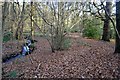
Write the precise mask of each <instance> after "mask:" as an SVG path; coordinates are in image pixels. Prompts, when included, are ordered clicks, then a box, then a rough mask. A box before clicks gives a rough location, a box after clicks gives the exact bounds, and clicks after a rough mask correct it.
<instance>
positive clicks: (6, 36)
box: [3, 32, 12, 42]
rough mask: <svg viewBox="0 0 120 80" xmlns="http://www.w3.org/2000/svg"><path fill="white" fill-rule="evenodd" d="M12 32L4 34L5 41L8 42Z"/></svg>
mask: <svg viewBox="0 0 120 80" xmlns="http://www.w3.org/2000/svg"><path fill="white" fill-rule="evenodd" d="M11 35H12V33H11V32H8V33H7V34H6V35H4V36H3V42H7V41H9V40H10V39H11Z"/></svg>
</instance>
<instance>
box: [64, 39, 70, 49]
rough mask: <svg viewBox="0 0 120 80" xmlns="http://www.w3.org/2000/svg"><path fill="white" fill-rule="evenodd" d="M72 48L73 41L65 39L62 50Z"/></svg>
mask: <svg viewBox="0 0 120 80" xmlns="http://www.w3.org/2000/svg"><path fill="white" fill-rule="evenodd" d="M69 47H71V40H70V39H69V38H64V40H63V43H62V49H63V50H65V49H68V48H69Z"/></svg>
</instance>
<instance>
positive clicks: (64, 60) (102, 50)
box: [3, 35, 120, 78]
mask: <svg viewBox="0 0 120 80" xmlns="http://www.w3.org/2000/svg"><path fill="white" fill-rule="evenodd" d="M71 37H72V43H73V44H72V46H71V47H70V48H69V49H68V50H65V51H56V52H55V53H52V52H51V49H50V46H49V44H48V42H47V40H45V39H43V38H36V39H37V40H38V42H37V44H36V47H37V49H36V50H35V51H34V52H33V53H32V54H30V55H28V56H25V57H23V58H20V59H16V60H14V61H12V62H10V63H5V64H3V68H4V72H7V73H8V72H11V71H16V72H17V75H20V74H23V75H21V77H28V78H29V77H32V78H33V77H35V78H37V77H39V78H55V77H57V78H63V77H64V78H70V77H75V78H76V77H77V78H99V77H100V78H104V77H107V78H116V77H119V78H120V74H119V71H118V64H119V62H120V60H119V58H118V55H114V54H113V52H114V44H113V43H108V42H104V41H97V40H93V39H85V38H79V37H78V35H76V36H75V35H71ZM3 52H4V51H3ZM29 56H31V57H32V60H33V64H32V63H31V62H30V59H29ZM38 65H39V66H38Z"/></svg>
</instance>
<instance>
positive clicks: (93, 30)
mask: <svg viewBox="0 0 120 80" xmlns="http://www.w3.org/2000/svg"><path fill="white" fill-rule="evenodd" d="M100 33H101V29H100V27H99V26H98V25H95V24H94V21H92V20H88V21H87V22H86V24H85V28H84V30H83V36H84V37H88V38H93V39H99V38H100V37H101V34H100Z"/></svg>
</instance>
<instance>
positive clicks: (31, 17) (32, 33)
mask: <svg viewBox="0 0 120 80" xmlns="http://www.w3.org/2000/svg"><path fill="white" fill-rule="evenodd" d="M30 20H31V35H30V36H31V38H32V39H33V35H34V29H33V2H31V15H30Z"/></svg>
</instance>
